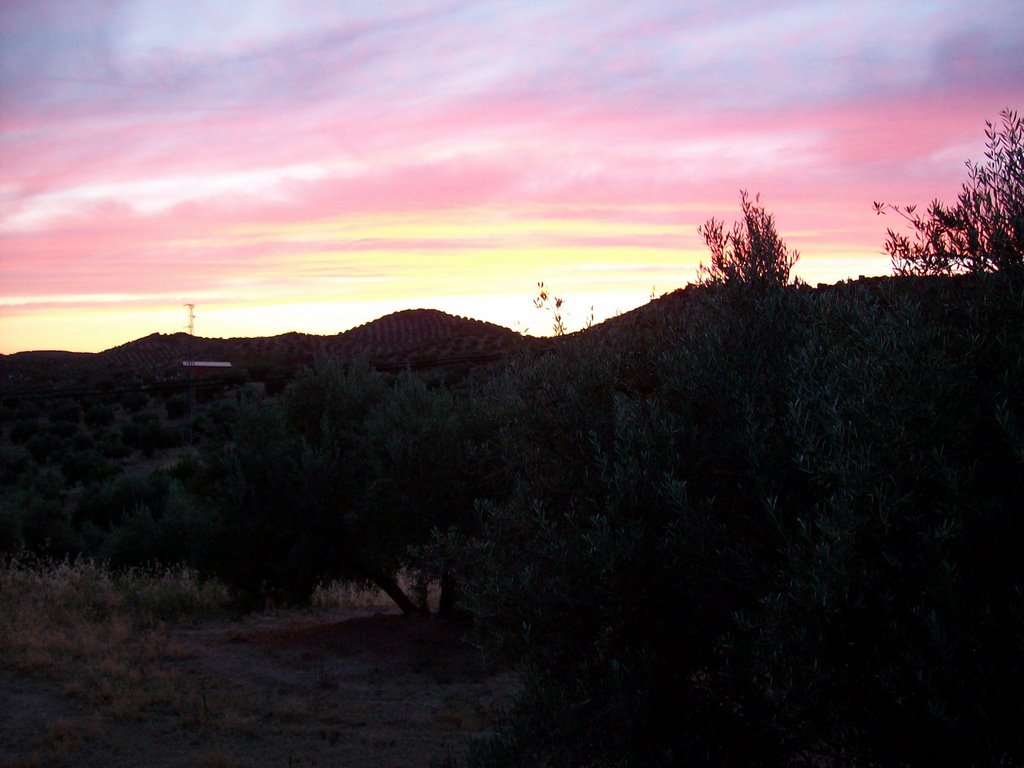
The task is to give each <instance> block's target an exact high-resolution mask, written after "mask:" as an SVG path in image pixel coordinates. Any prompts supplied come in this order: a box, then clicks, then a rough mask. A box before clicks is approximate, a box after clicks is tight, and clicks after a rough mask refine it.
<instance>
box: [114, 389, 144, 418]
mask: <svg viewBox="0 0 1024 768" xmlns="http://www.w3.org/2000/svg"><path fill="white" fill-rule="evenodd" d="M121 405H122V407H124V409H125V410H126V411H128V412H129V413H138V412H139V411H141V410H142V409H143V408H145V407H146V406H147V405H149V395H147V394H146V393H145V392H139V391H137V390H135V391H130V392H125V393H124V394H123V395H121Z"/></svg>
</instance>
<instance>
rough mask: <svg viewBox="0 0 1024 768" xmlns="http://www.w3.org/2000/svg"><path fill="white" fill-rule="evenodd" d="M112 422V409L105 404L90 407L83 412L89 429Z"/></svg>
mask: <svg viewBox="0 0 1024 768" xmlns="http://www.w3.org/2000/svg"><path fill="white" fill-rule="evenodd" d="M113 422H114V409H113V408H111V407H110V406H109V405H107V404H105V403H97V404H96V405H91V406H89V408H87V409H86V411H85V423H86V424H88V425H89V426H91V427H104V426H106V425H108V424H112V423H113Z"/></svg>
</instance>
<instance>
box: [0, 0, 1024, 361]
mask: <svg viewBox="0 0 1024 768" xmlns="http://www.w3.org/2000/svg"><path fill="white" fill-rule="evenodd" d="M1022 17H1024V14H1021V13H1020V5H1019V2H1018V1H1017V0H1003V1H1002V2H997V1H995V0H972V2H966V1H964V2H922V1H919V0H910V1H908V2H903V3H898V4H897V3H891V2H889V0H884V1H881V0H862V1H859V2H848V3H847V2H821V0H809V1H804V0H790V1H789V2H779V3H763V2H757V3H755V2H749V0H728V1H726V2H722V1H718V0H714V1H712V0H707V1H705V0H700V1H699V2H688V3H668V2H646V1H644V0H639V1H637V2H629V3H623V2H621V1H617V2H554V1H553V0H539V1H538V2H517V3H469V2H457V1H453V2H443V1H442V0H434V1H428V0H423V1H422V2H395V3H378V2H345V3H339V2H330V1H328V0H321V1H319V2H318V1H316V0H308V1H306V0H303V1H298V0H246V1H245V2H241V1H240V0H239V1H238V2H226V1H225V0H219V1H218V0H202V2H200V1H199V0H196V1H195V2H191V1H190V0H189V1H186V2H177V3H170V2H163V1H162V0H159V1H151V2H140V1H137V0H31V1H29V0H4V2H3V3H2V5H0V352H3V353H10V352H15V351H19V350H26V349H68V350H78V351H99V350H102V349H106V348H109V347H111V346H115V345H117V344H121V343H123V342H126V341H130V340H132V339H135V338H138V337H140V336H144V335H146V334H149V333H153V332H156V331H159V332H162V333H173V332H175V331H178V330H181V329H182V328H183V327H184V325H185V322H186V319H187V318H186V311H185V309H184V308H183V307H182V305H183V304H184V303H186V302H188V303H195V304H196V305H197V310H196V312H197V320H196V332H197V333H198V334H199V335H202V336H259V335H271V334H276V333H283V332H287V331H292V330H297V331H305V332H310V333H337V332H339V331H342V330H345V329H347V328H349V327H352V326H353V325H357V324H359V323H362V322H366V321H368V320H372V319H374V318H376V317H379V316H381V315H383V314H387V313H388V312H392V311H396V310H399V309H411V308H417V307H433V308H437V309H442V310H445V311H448V312H451V313H453V314H460V315H467V316H471V317H476V318H479V319H483V320H490V321H492V322H497V323H500V324H502V325H506V326H508V327H512V328H515V329H517V330H520V331H525V330H529V331H530V332H533V333H544V332H546V331H547V330H548V325H549V323H548V320H547V318H544V317H543V316H542V315H541V314H540V313H539V312H538V311H537V310H536V309H534V307H533V305H532V303H531V299H532V297H533V295H534V291H535V288H536V283H537V281H539V280H543V281H544V282H545V283H546V284H547V286H548V287H549V288H551V289H552V290H553V291H554V292H555V293H556V294H558V295H561V296H564V297H565V298H566V300H567V304H566V306H567V309H568V311H569V318H568V322H569V326H570V328H574V327H579V326H580V325H582V324H583V323H584V322H585V320H586V318H587V316H588V315H589V314H590V307H591V305H593V306H594V312H595V315H596V316H597V318H598V319H601V318H603V317H606V316H609V315H612V314H614V313H615V312H617V311H625V310H628V309H631V308H633V307H635V306H638V305H640V304H642V303H644V302H645V301H647V300H648V297H649V296H650V294H651V293H652V291H653V292H655V293H658V294H660V293H663V292H667V291H670V290H673V289H675V288H678V287H680V286H682V285H685V284H686V283H688V282H691V281H693V280H694V279H695V277H696V269H697V264H698V262H699V261H700V260H702V259H703V260H706V259H707V255H706V251H705V249H704V247H703V244H702V242H701V241H700V239H699V237H698V235H697V227H698V226H699V225H700V224H702V223H703V222H704V221H705V220H706V219H707V218H709V217H711V216H715V217H717V218H720V219H725V220H726V222H731V221H733V220H734V219H735V218H736V216H737V215H738V211H739V190H740V189H741V188H745V189H749V190H750V191H751V192H752V193H760V194H761V196H762V202H763V203H764V204H765V206H766V207H767V208H768V209H769V210H770V211H771V212H773V213H774V214H775V217H776V221H777V225H778V229H779V231H780V233H781V234H782V236H783V237H784V238H785V239H786V241H787V243H788V244H789V245H790V246H792V247H795V248H797V249H798V250H799V251H800V252H801V260H800V262H799V263H798V265H797V268H796V272H797V274H798V275H799V276H800V277H801V278H803V279H804V280H806V281H808V282H811V283H816V282H822V281H827V282H834V281H836V280H840V279H843V278H846V277H856V276H858V275H861V274H885V273H888V272H889V271H890V267H889V262H888V258H887V257H886V256H885V255H884V253H883V252H882V244H883V242H884V238H885V229H886V227H887V226H894V225H895V224H896V223H897V222H896V221H894V220H893V219H892V217H888V218H878V217H876V216H875V214H874V212H873V209H872V201H874V200H886V201H889V202H896V203H911V202H913V203H919V204H926V203H927V202H928V201H930V200H931V199H933V198H936V197H938V198H940V199H943V200H952V199H953V198H955V196H956V193H957V191H958V190H959V187H960V184H961V183H962V182H963V181H964V180H965V178H966V169H965V167H964V162H965V161H966V160H968V159H974V160H981V159H982V158H983V152H984V123H985V120H993V121H996V120H997V119H998V115H999V111H1000V110H1001V109H1003V108H1007V107H1010V108H1016V109H1020V108H1024V21H1022Z"/></svg>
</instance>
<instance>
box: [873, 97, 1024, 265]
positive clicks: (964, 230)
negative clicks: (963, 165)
mask: <svg viewBox="0 0 1024 768" xmlns="http://www.w3.org/2000/svg"><path fill="white" fill-rule="evenodd" d="M1000 116H1001V118H1002V126H1001V127H996V126H994V125H993V124H992V123H990V122H988V121H986V122H985V137H986V139H987V145H986V146H987V148H986V151H985V158H986V160H985V163H984V164H981V165H979V164H976V163H972V162H971V161H967V173H968V180H967V181H966V182H965V183H964V184H963V188H962V190H961V192H960V195H959V196H958V197H957V201H956V203H955V204H954V205H952V206H947V205H945V204H943V203H942V202H940V201H938V200H934V201H933V202H932V204H931V205H930V206H929V207H928V211H927V214H926V215H925V216H922V215H921V214H919V213H917V208H916V206H914V205H907V206H903V207H902V208H901V207H899V206H896V205H890V204H886V203H879V202H876V203H875V211H876V213H878V214H884V213H885V212H886V211H887V210H888V211H893V212H895V213H897V214H899V215H900V216H902V217H903V218H904V219H906V220H907V221H908V222H909V223H910V225H911V228H912V229H913V232H914V239H913V241H912V240H911V239H910V238H909V237H908V236H907V235H904V234H901V233H898V232H894V231H893V230H892V229H889V230H888V231H887V239H886V243H885V250H886V252H887V253H888V254H889V256H890V258H891V259H892V266H893V271H894V272H895V273H896V274H897V275H948V274H955V273H962V272H969V273H982V272H995V271H1000V270H1008V269H1019V268H1020V267H1021V266H1022V265H1024V191H1022V190H1024V120H1022V119H1021V118H1020V117H1019V116H1018V115H1017V113H1016V112H1013V111H1011V110H1008V109H1007V110H1003V112H1001V113H1000Z"/></svg>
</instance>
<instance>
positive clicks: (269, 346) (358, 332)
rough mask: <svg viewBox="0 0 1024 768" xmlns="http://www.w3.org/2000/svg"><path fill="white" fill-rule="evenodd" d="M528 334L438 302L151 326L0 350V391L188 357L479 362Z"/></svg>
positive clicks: (122, 374)
mask: <svg viewBox="0 0 1024 768" xmlns="http://www.w3.org/2000/svg"><path fill="white" fill-rule="evenodd" d="M527 343H529V340H528V339H527V338H526V337H523V336H521V335H520V334H518V333H516V332H514V331H511V330H509V329H508V328H503V327H501V326H499V325H495V324H493V323H486V322H483V321H480V320H472V319H469V318H464V317H456V316H454V315H449V314H447V313H445V312H441V311H439V310H435V309H413V310H404V311H401V312H395V313H393V314H390V315H386V316H385V317H382V318H379V319H377V320H374V321H372V322H369V323H366V324H364V325H361V326H359V327H357V328H353V329H351V330H349V331H345V332H343V333H339V334H336V335H334V336H317V335H311V334H303V333H285V334H281V335H279V336H269V337H259V338H232V339H208V338H202V337H191V338H190V337H189V336H188V334H185V333H173V334H161V333H153V334H150V335H149V336H145V337H143V338H141V339H137V340H135V341H131V342H128V343H126V344H122V345H120V346H117V347H114V348H112V349H108V350H105V351H103V352H98V353H74V352H54V351H46V352H19V353H16V354H13V355H0V392H3V393H7V394H10V393H27V392H31V391H33V390H39V389H48V388H69V387H94V386H96V385H97V384H105V385H107V386H116V385H118V384H121V383H124V382H141V381H148V382H157V381H168V380H173V379H176V378H180V376H181V362H182V361H183V360H187V359H195V360H220V361H227V362H230V363H231V364H232V375H235V376H250V375H260V374H261V373H264V374H265V373H267V372H268V371H273V372H276V373H278V374H280V373H282V372H284V371H289V370H294V369H295V368H297V367H301V366H304V365H309V364H312V363H313V362H314V361H316V360H318V359H324V358H330V359H336V360H340V361H350V360H353V359H355V358H357V357H365V358H367V359H368V360H369V361H370V362H371V364H373V365H374V366H376V367H378V368H380V369H383V370H399V369H402V368H404V367H406V366H410V367H413V368H418V369H425V368H443V367H451V366H464V367H473V366H476V365H480V364H485V363H488V362H493V361H496V360H499V359H501V358H502V357H504V356H506V355H508V354H511V353H513V352H515V351H517V350H520V349H522V348H523V347H524V345H526V344H527Z"/></svg>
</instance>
